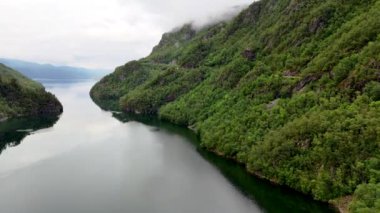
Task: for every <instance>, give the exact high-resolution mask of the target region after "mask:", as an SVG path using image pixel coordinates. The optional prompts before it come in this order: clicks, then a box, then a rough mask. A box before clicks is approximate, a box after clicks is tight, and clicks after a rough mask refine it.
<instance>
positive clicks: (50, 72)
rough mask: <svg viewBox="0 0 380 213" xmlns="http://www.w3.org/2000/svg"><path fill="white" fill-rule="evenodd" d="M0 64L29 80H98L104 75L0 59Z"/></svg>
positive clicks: (99, 72)
mask: <svg viewBox="0 0 380 213" xmlns="http://www.w3.org/2000/svg"><path fill="white" fill-rule="evenodd" d="M0 63H3V64H4V65H6V66H8V67H11V68H12V69H15V70H17V71H19V72H21V73H22V74H23V75H25V76H26V77H28V78H31V79H56V80H73V79H90V78H95V79H99V78H100V77H101V76H103V75H105V74H106V71H103V70H89V69H85V68H79V67H68V66H53V65H50V64H37V63H33V62H28V61H21V60H15V59H6V58H0Z"/></svg>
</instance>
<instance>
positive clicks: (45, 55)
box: [0, 0, 252, 69]
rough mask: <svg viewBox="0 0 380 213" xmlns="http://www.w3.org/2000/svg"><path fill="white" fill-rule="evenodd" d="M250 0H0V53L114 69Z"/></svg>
mask: <svg viewBox="0 0 380 213" xmlns="http://www.w3.org/2000/svg"><path fill="white" fill-rule="evenodd" d="M251 2H252V0H234V1H231V0H206V1H205V0H191V1H190V0H65V1H56V0H33V1H30V0H0V13H1V14H2V17H3V18H2V19H0V29H2V32H1V34H2V35H1V36H0V47H1V48H0V57H5V58H16V59H22V60H30V61H36V62H41V63H53V64H59V65H71V66H83V67H90V68H109V69H111V68H113V67H115V66H117V65H120V64H123V63H125V62H126V61H129V60H133V59H138V58H140V57H143V56H146V55H147V54H149V52H150V51H151V49H152V47H153V46H154V45H155V44H156V43H158V41H159V39H160V38H161V35H162V33H164V32H166V31H169V30H171V29H173V28H174V27H177V26H180V25H182V24H184V23H187V22H190V21H193V22H194V23H195V25H197V26H202V25H205V24H207V23H209V22H211V21H214V22H215V21H219V20H221V19H222V18H225V17H229V16H231V15H229V16H228V15H226V14H236V13H237V11H240V10H241V6H242V5H247V4H249V3H251Z"/></svg>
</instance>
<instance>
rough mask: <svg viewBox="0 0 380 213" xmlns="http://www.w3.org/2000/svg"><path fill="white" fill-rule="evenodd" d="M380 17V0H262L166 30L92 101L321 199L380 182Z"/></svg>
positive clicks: (95, 91) (100, 87) (99, 89)
mask: <svg viewBox="0 0 380 213" xmlns="http://www.w3.org/2000/svg"><path fill="white" fill-rule="evenodd" d="M378 17H380V1H378V0H366V1H359V0H348V1H343V0H331V1H317V0H310V1H298V0H278V1H273V0H261V1H260V2H256V3H253V4H252V5H251V6H250V7H249V8H248V9H246V10H245V11H243V12H242V13H241V14H240V15H239V16H238V17H236V18H235V19H234V20H232V21H231V22H229V23H221V24H217V25H214V26H209V27H207V28H205V29H203V30H200V31H198V32H196V31H194V30H192V28H191V26H189V25H186V26H184V27H183V28H181V29H179V30H177V31H175V32H172V33H168V34H165V35H164V36H163V38H162V41H161V42H160V44H159V45H158V46H156V47H155V48H154V50H153V52H152V54H151V55H150V56H148V57H147V58H145V59H142V60H140V61H134V62H130V63H128V64H126V65H125V66H121V67H119V68H117V70H116V72H115V73H113V74H111V75H109V76H107V77H105V78H104V79H103V80H101V81H100V82H99V83H98V84H97V85H95V87H94V88H93V89H92V91H91V95H92V97H93V99H94V101H95V102H96V103H98V104H99V105H100V106H102V107H103V108H108V109H118V108H121V109H123V110H125V111H134V112H138V113H152V114H154V113H157V114H158V115H159V116H160V117H161V118H162V119H166V120H169V121H171V122H174V123H177V124H179V125H185V126H190V127H191V128H193V129H195V130H196V131H197V132H198V133H199V135H200V138H201V143H202V146H203V147H204V148H206V149H208V150H211V151H214V152H216V153H219V154H220V155H223V156H226V157H229V158H233V159H236V160H237V161H239V162H242V163H244V164H246V165H247V169H248V170H249V171H251V172H253V173H256V174H259V175H260V176H262V177H265V178H268V179H271V180H274V181H276V182H278V183H280V184H284V185H288V186H290V187H292V188H294V189H297V190H299V191H302V192H304V193H307V194H312V195H313V196H314V197H315V198H316V199H318V200H325V201H327V200H331V199H335V198H338V197H341V196H345V195H350V194H353V193H354V191H355V189H356V188H357V186H358V185H360V184H367V183H371V184H368V185H367V186H374V185H376V184H377V183H379V181H380V175H379V174H380V149H379V148H380V147H379V146H380V102H379V101H380V83H379V81H380V19H379V18H378ZM362 188H366V187H362ZM369 188H371V189H373V187H369ZM359 194H360V193H359ZM357 197H360V196H357ZM358 203H359V204H360V199H357V198H356V197H355V199H354V202H353V204H352V208H351V209H353V210H355V211H361V210H363V209H365V208H375V207H374V206H375V203H376V202H367V203H366V202H364V203H366V204H365V205H364V204H363V202H362V203H361V204H360V205H362V204H363V205H362V206H361V207H360V205H359V204H358ZM377 203H378V202H377ZM367 204H368V205H367ZM376 205H378V204H376ZM357 206H359V207H360V208H359V207H357Z"/></svg>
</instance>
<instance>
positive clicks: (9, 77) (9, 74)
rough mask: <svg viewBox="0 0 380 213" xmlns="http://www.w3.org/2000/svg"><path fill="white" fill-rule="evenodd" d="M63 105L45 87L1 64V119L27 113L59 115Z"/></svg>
mask: <svg viewBox="0 0 380 213" xmlns="http://www.w3.org/2000/svg"><path fill="white" fill-rule="evenodd" d="M61 112H62V105H61V104H60V103H59V101H58V100H57V99H56V98H55V96H54V95H52V94H50V93H48V92H46V91H45V89H44V87H43V86H42V85H41V84H39V83H37V82H34V81H32V80H30V79H28V78H26V77H25V76H23V75H22V74H20V73H18V72H17V71H15V70H12V69H11V68H8V67H6V66H4V65H3V64H0V120H2V119H6V118H10V117H17V116H26V115H58V114H60V113H61Z"/></svg>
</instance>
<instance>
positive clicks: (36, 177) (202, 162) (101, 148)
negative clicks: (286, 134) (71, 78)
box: [0, 82, 331, 213]
mask: <svg viewBox="0 0 380 213" xmlns="http://www.w3.org/2000/svg"><path fill="white" fill-rule="evenodd" d="M93 83H94V82H80V83H78V82H76V83H64V84H58V83H54V84H53V83H50V84H48V85H47V87H48V89H49V90H50V91H52V92H53V93H54V94H56V95H57V97H58V98H59V100H60V101H61V102H62V104H63V106H64V113H63V115H62V116H61V117H60V119H59V121H58V122H57V123H55V120H54V119H53V120H50V123H49V122H40V123H42V124H43V125H32V126H31V127H30V125H29V126H28V123H29V122H27V121H25V120H24V121H22V122H21V123H22V124H25V125H26V126H22V127H20V129H24V130H25V129H26V130H28V131H26V132H27V134H24V135H22V137H19V136H17V137H18V138H16V137H15V138H14V139H15V140H14V141H18V142H17V143H12V141H13V140H12V136H9V135H10V133H8V139H7V141H8V142H7V143H6V144H12V146H9V145H5V146H3V149H4V150H3V151H2V153H1V155H0V212H1V213H67V212H70V213H87V212H88V213H90V212H91V213H105V212H110V213H119V212H120V213H121V212H130V213H214V212H215V213H255V212H329V211H331V209H329V207H328V206H327V205H325V204H321V203H319V202H315V201H313V200H312V199H310V198H308V197H305V196H302V195H300V194H298V193H295V192H293V191H290V190H288V189H285V188H282V187H278V186H273V185H271V184H269V183H267V182H266V181H261V180H258V179H256V178H254V177H252V176H250V175H248V174H247V173H245V172H244V169H243V168H241V167H240V166H238V165H236V164H234V163H231V162H229V161H227V160H224V159H221V158H219V157H216V156H214V155H212V154H210V153H207V152H204V151H202V150H200V149H198V148H197V139H196V137H195V136H194V135H193V134H191V132H189V131H188V130H186V129H182V128H178V127H175V126H173V125H170V124H167V123H163V122H159V121H157V120H155V119H145V120H139V119H138V120H139V122H137V121H134V120H135V119H134V118H130V117H128V116H125V115H120V114H114V115H112V113H110V112H104V111H102V110H100V109H99V108H98V107H97V106H96V105H95V104H93V102H92V101H91V100H90V98H89V95H88V92H89V89H90V88H91V86H92V84H93ZM29 121H30V122H36V121H35V119H29ZM16 123H17V122H16ZM19 123H20V122H19ZM37 123H38V122H37ZM8 124H9V125H11V124H10V123H8ZM6 126H7V123H5V124H3V128H5V129H6ZM47 127H49V128H47ZM1 128H2V127H1V126H0V137H1V131H2V129H1ZM9 129H10V128H8V130H9ZM13 129H15V128H13ZM13 129H11V130H9V131H8V132H12V131H13ZM16 132H17V131H16ZM18 132H19V131H18ZM21 132H24V131H21ZM9 138H11V139H9ZM16 139H17V140H16ZM2 140H3V139H2ZM20 142H21V143H20ZM16 145H17V146H16Z"/></svg>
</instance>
